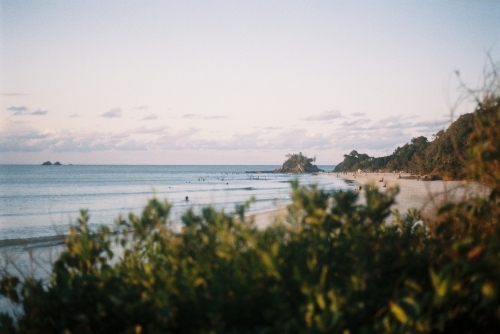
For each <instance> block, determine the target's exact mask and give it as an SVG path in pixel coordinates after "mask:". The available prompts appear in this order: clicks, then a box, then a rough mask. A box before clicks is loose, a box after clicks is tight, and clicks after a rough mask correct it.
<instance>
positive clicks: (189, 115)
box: [182, 114, 227, 120]
mask: <svg viewBox="0 0 500 334" xmlns="http://www.w3.org/2000/svg"><path fill="white" fill-rule="evenodd" d="M182 117H183V118H188V119H207V120H214V119H222V118H227V116H223V115H209V116H202V115H197V114H184V115H182Z"/></svg>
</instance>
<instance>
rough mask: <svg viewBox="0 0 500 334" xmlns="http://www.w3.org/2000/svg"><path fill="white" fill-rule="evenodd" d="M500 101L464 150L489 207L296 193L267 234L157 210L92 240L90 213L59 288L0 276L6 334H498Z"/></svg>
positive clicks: (155, 205) (383, 195)
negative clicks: (418, 205) (178, 221)
mask: <svg viewBox="0 0 500 334" xmlns="http://www.w3.org/2000/svg"><path fill="white" fill-rule="evenodd" d="M495 92H496V93H498V91H495ZM498 96H500V95H498V94H497V95H494V96H486V97H485V99H484V100H483V101H484V102H483V103H481V104H479V106H478V108H477V110H476V113H475V123H474V130H473V132H472V133H471V135H470V137H469V139H468V145H469V149H468V157H469V160H468V163H467V165H466V166H467V173H468V176H469V177H470V178H471V179H473V180H476V181H480V182H483V183H485V184H487V185H488V187H489V189H490V190H491V191H490V194H489V196H488V197H486V198H471V199H468V200H465V201H463V202H459V203H443V206H442V207H441V208H440V209H439V211H438V212H436V214H435V215H434V216H433V218H432V219H430V218H423V219H422V218H421V217H419V214H418V212H417V211H415V210H410V211H409V212H408V213H407V214H405V215H400V214H399V213H398V212H395V214H394V215H393V216H391V217H392V218H388V217H390V216H389V215H390V212H391V205H392V204H393V202H394V200H395V196H396V195H397V189H391V188H389V189H387V190H386V191H385V192H379V191H378V190H377V187H371V186H367V187H365V197H366V198H365V203H366V204H359V202H358V194H357V193H354V192H341V191H325V190H321V189H318V188H317V187H315V186H312V187H300V186H299V184H298V183H297V182H295V183H293V184H292V200H293V202H292V204H291V205H290V206H289V208H288V209H289V212H288V216H287V218H286V220H285V221H281V222H280V221H276V222H274V223H273V224H271V225H270V226H268V227H266V228H262V229H258V228H257V227H256V226H255V225H254V224H253V223H252V221H251V220H250V221H248V219H245V216H244V213H245V208H246V205H247V204H248V203H247V204H244V205H242V206H239V207H237V208H236V211H235V213H233V214H227V213H224V212H222V211H218V210H216V209H214V208H211V207H208V208H205V209H203V211H202V213H201V214H199V215H198V214H196V213H195V212H193V211H191V210H190V211H188V212H186V213H185V215H184V216H183V222H184V225H183V227H182V228H181V229H180V230H175V229H174V228H172V226H171V225H170V224H169V218H168V216H169V210H170V207H171V205H170V204H169V203H168V202H162V201H158V200H156V199H153V200H151V201H150V202H149V203H148V205H147V206H146V207H145V209H144V211H143V213H142V215H141V216H140V217H138V216H135V215H133V214H130V215H129V217H128V219H122V218H120V219H118V220H117V224H116V229H117V230H118V231H119V233H117V234H114V233H111V231H110V229H109V228H107V227H102V228H100V229H99V230H97V231H93V230H91V229H89V227H88V215H87V213H86V212H85V211H82V213H81V217H80V219H79V221H78V225H77V226H75V227H73V228H71V230H70V234H69V236H68V237H67V238H66V241H65V250H64V252H63V253H62V254H61V255H60V257H59V258H58V259H57V261H56V262H55V263H54V265H53V268H52V275H51V279H50V282H48V283H46V282H43V281H40V280H37V279H33V278H24V279H23V280H21V279H19V278H17V277H14V276H4V277H2V278H1V280H0V294H1V295H4V296H6V297H8V298H9V299H10V300H11V301H12V302H14V303H18V304H20V305H21V306H22V309H23V310H24V314H23V315H22V316H20V318H19V319H16V320H15V319H12V318H11V317H10V316H9V315H7V314H0V332H1V333H52V332H57V333H60V332H64V333H140V332H147V333H276V332H279V333H299V332H301V333H302V332H304V333H326V332H328V333H499V332H500V99H499V98H498ZM417 144H418V143H415V145H417Z"/></svg>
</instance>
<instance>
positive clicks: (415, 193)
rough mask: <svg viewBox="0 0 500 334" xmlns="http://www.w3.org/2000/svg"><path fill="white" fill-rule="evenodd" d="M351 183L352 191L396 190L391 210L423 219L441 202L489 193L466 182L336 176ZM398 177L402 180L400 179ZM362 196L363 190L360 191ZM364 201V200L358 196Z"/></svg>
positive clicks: (394, 175) (384, 175)
mask: <svg viewBox="0 0 500 334" xmlns="http://www.w3.org/2000/svg"><path fill="white" fill-rule="evenodd" d="M337 175H338V176H339V177H341V178H343V179H345V180H346V182H352V184H353V187H354V188H355V189H359V186H362V187H364V186H365V185H366V184H369V183H372V184H374V185H375V186H376V187H378V188H379V189H380V190H381V191H385V189H387V188H389V187H394V186H398V187H399V194H398V195H397V197H396V204H395V205H394V207H393V209H398V210H399V212H400V213H406V212H407V211H408V209H410V208H415V209H418V210H419V211H420V212H421V214H422V215H424V216H428V215H432V214H433V213H434V212H435V211H436V209H437V208H439V207H440V206H441V204H442V203H443V202H448V201H452V202H457V201H461V200H465V199H468V198H471V197H476V196H480V197H482V196H487V195H488V193H489V192H488V189H487V188H486V187H484V186H482V185H480V184H478V183H474V182H466V181H441V180H438V181H422V180H420V181H419V180H416V179H405V177H409V176H410V175H409V174H398V173H356V174H353V173H347V174H342V173H340V174H335V176H337ZM400 177H401V178H400ZM360 191H361V194H364V189H361V190H360ZM361 200H363V196H361Z"/></svg>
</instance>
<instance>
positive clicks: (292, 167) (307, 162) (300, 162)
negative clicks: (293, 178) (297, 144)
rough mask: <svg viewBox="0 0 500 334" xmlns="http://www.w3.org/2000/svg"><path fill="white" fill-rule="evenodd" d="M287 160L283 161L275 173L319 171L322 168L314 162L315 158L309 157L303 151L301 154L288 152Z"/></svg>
mask: <svg viewBox="0 0 500 334" xmlns="http://www.w3.org/2000/svg"><path fill="white" fill-rule="evenodd" d="M286 157H287V160H286V161H285V162H284V163H283V165H282V166H281V167H280V168H279V169H277V170H275V171H274V172H275V173H295V174H297V173H317V172H320V171H321V170H320V169H319V168H318V167H317V166H316V165H313V164H312V163H313V162H314V161H315V160H316V159H315V158H308V157H306V156H305V155H302V152H300V153H299V154H295V153H294V154H287V156H286Z"/></svg>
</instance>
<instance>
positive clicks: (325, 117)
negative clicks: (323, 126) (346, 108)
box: [304, 110, 342, 122]
mask: <svg viewBox="0 0 500 334" xmlns="http://www.w3.org/2000/svg"><path fill="white" fill-rule="evenodd" d="M340 117H342V114H341V113H340V111H339V110H326V111H323V112H322V113H320V114H316V115H312V116H309V117H306V118H304V121H309V122H310V121H331V120H333V119H337V118H340Z"/></svg>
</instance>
